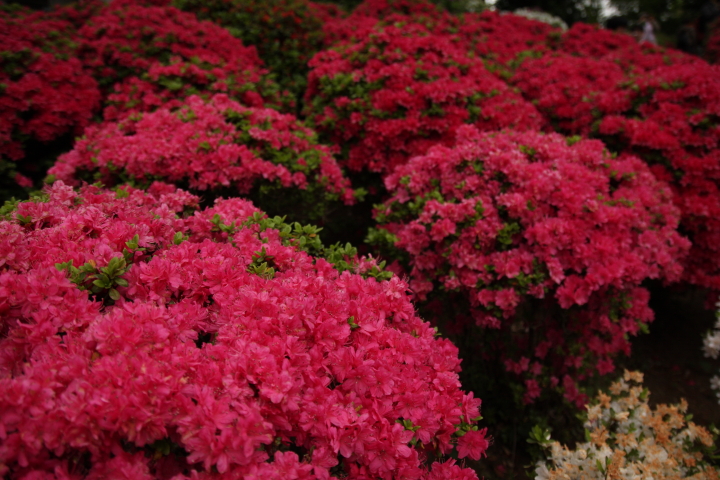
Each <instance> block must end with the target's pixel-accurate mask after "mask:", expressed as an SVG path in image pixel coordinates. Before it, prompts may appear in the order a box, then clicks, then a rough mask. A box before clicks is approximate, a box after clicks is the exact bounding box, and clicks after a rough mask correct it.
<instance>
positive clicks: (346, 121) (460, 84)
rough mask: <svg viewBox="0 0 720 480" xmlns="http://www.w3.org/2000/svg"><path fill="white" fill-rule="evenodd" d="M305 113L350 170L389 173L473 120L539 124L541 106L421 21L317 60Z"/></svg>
mask: <svg viewBox="0 0 720 480" xmlns="http://www.w3.org/2000/svg"><path fill="white" fill-rule="evenodd" d="M310 66H311V67H312V70H311V72H310V76H309V85H308V92H307V94H306V97H305V100H306V113H307V116H308V118H309V120H310V121H311V122H312V124H313V125H314V126H315V128H316V129H317V131H318V133H319V134H320V137H321V139H322V140H324V141H325V142H328V143H332V144H336V145H338V146H340V147H341V148H342V149H343V152H342V156H341V160H342V161H343V162H344V163H345V165H347V167H348V168H349V169H351V170H355V171H358V170H363V169H366V170H370V171H373V172H380V173H382V174H388V173H390V172H391V171H392V170H393V168H395V167H396V166H397V165H402V164H404V163H405V162H407V160H408V159H409V158H410V157H412V156H414V155H421V154H423V153H425V151H426V150H427V149H428V148H429V147H430V146H432V145H435V144H437V143H449V142H450V141H451V140H452V137H453V135H454V132H455V130H456V129H457V128H458V127H459V126H461V125H463V124H465V123H472V124H475V125H476V126H478V128H481V129H483V130H498V129H502V128H517V129H521V130H525V129H535V128H539V127H540V126H541V125H542V123H541V119H540V115H539V113H538V112H537V110H536V109H535V108H534V107H533V106H532V105H530V104H529V103H527V102H526V101H524V100H523V99H522V98H521V97H520V96H519V95H517V94H516V93H515V92H514V91H512V90H511V89H510V88H509V87H508V86H507V85H506V84H505V83H503V82H501V81H500V80H498V79H497V78H496V77H495V76H493V75H492V74H491V73H489V72H488V71H487V70H485V68H484V67H483V65H482V63H481V62H479V61H478V60H477V59H473V58H471V57H470V56H469V55H468V54H467V52H465V51H463V50H461V49H459V48H458V47H457V46H456V45H455V44H454V43H453V42H452V40H451V39H450V38H449V37H448V36H445V35H436V34H432V33H430V32H429V31H428V30H427V29H426V28H425V27H424V26H422V25H420V24H413V23H407V24H393V25H383V24H378V25H377V26H376V27H375V28H374V29H373V31H372V32H371V33H369V34H368V35H366V36H365V37H364V38H362V39H361V40H358V41H351V42H347V43H342V44H339V45H337V46H336V47H334V48H333V49H330V50H326V51H323V52H321V53H319V54H318V55H317V56H316V57H315V58H313V60H312V61H311V63H310Z"/></svg>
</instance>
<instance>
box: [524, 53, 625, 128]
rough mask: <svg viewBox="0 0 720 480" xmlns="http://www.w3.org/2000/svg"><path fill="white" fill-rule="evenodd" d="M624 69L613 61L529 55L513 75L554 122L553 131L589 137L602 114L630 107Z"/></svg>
mask: <svg viewBox="0 0 720 480" xmlns="http://www.w3.org/2000/svg"><path fill="white" fill-rule="evenodd" d="M626 80H627V77H626V75H625V72H623V70H622V69H621V68H620V67H619V66H618V65H617V64H616V63H614V62H611V61H608V60H600V59H594V58H589V57H576V56H572V55H568V54H563V53H554V54H548V55H544V56H542V57H541V58H529V59H527V60H525V61H524V62H522V63H521V64H520V66H519V67H518V68H517V70H516V71H515V72H514V75H513V77H512V83H513V85H515V86H517V87H518V88H519V89H520V91H521V92H522V93H523V96H524V97H525V98H526V99H528V100H531V101H532V102H533V103H534V104H535V106H536V107H537V108H538V110H540V112H542V113H543V114H544V115H545V117H546V119H547V120H548V121H549V122H551V124H552V126H553V130H555V131H557V132H561V133H565V134H568V135H577V134H580V135H583V136H588V135H590V134H591V133H592V132H593V128H597V122H599V118H600V117H602V116H603V115H609V114H618V113H622V112H624V111H626V110H629V109H630V108H631V99H632V98H633V97H634V95H632V92H631V91H629V90H627V89H623V88H622V86H623V83H624V82H625V81H626Z"/></svg>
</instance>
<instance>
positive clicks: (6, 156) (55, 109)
mask: <svg viewBox="0 0 720 480" xmlns="http://www.w3.org/2000/svg"><path fill="white" fill-rule="evenodd" d="M25 13H27V12H25ZM73 32H74V29H73V27H72V25H71V24H69V23H67V22H64V21H61V20H49V19H46V18H44V17H43V16H39V15H32V14H29V13H27V14H18V15H10V14H7V13H3V12H0V175H2V176H3V177H5V178H4V179H3V181H2V183H3V184H5V183H7V182H8V181H9V184H8V185H7V188H10V189H12V187H13V184H14V183H15V182H17V184H19V185H20V186H22V187H29V186H32V183H33V182H32V180H31V179H30V178H28V177H27V176H26V175H30V176H33V177H37V176H38V173H39V176H40V177H42V174H43V172H35V171H34V170H37V169H39V168H42V165H37V164H36V162H29V163H27V164H24V163H23V162H19V161H20V160H22V159H23V158H24V157H25V154H26V148H27V146H28V144H29V143H30V142H42V143H48V142H51V141H54V140H57V139H58V138H60V137H62V136H63V135H66V134H80V133H81V132H82V131H83V129H84V128H85V127H86V126H87V125H88V124H89V123H90V121H91V119H92V116H93V113H94V112H95V111H96V110H97V108H98V107H99V103H100V92H99V91H98V87H97V84H96V83H95V80H93V78H92V77H91V76H90V75H88V74H87V72H85V71H84V70H83V66H82V64H81V62H80V61H79V60H78V59H77V58H75V52H76V43H75V41H74V38H73ZM45 168H47V167H45ZM5 188H6V185H3V186H2V187H0V189H1V190H5ZM3 193H4V192H3ZM3 196H4V195H3Z"/></svg>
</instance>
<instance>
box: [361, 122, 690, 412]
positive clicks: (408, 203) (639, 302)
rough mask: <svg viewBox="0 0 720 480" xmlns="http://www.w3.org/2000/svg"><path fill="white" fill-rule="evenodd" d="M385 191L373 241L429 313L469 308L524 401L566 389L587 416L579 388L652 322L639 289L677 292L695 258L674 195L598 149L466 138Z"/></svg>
mask: <svg viewBox="0 0 720 480" xmlns="http://www.w3.org/2000/svg"><path fill="white" fill-rule="evenodd" d="M575 142H576V143H575ZM385 184H386V187H387V189H388V191H389V192H390V193H391V194H392V197H391V198H389V199H388V200H387V201H386V202H385V203H384V204H383V205H382V206H379V207H378V209H377V210H376V212H375V218H376V220H377V221H378V222H379V224H380V230H376V231H375V232H373V233H372V235H371V238H373V240H374V241H375V242H378V243H380V244H381V245H382V244H383V242H385V243H387V244H389V245H390V247H391V249H394V250H395V251H398V252H399V253H398V254H397V255H398V256H400V257H401V258H402V256H404V257H405V258H406V259H407V263H406V265H405V266H406V268H407V269H408V271H409V276H410V282H409V283H410V286H411V288H412V289H413V291H414V292H415V295H416V296H417V298H418V299H419V300H423V299H425V298H426V297H427V296H428V294H430V293H431V292H433V291H436V292H443V291H445V292H450V293H452V292H459V293H461V294H462V295H463V296H464V297H465V298H467V299H468V301H469V302H470V306H471V313H472V316H473V317H474V319H475V321H476V323H477V324H478V325H480V326H482V327H489V328H490V330H493V329H496V330H497V331H496V332H491V331H489V332H488V333H487V334H486V335H484V337H485V339H486V340H487V339H490V338H493V339H494V340H493V341H486V342H483V343H482V345H483V350H484V349H485V348H488V349H493V348H495V349H497V350H493V353H492V354H490V355H496V356H499V357H500V358H502V359H504V360H505V365H506V368H507V370H508V371H511V372H513V373H515V374H519V375H521V378H522V379H523V381H524V382H525V387H526V393H525V401H526V402H530V401H532V400H533V399H534V398H536V397H538V396H539V395H540V392H541V390H542V389H543V388H546V387H556V386H557V385H558V383H559V382H560V381H562V382H563V388H565V390H566V397H567V398H568V399H569V400H571V401H575V402H576V403H579V404H580V405H582V403H581V402H582V401H584V398H583V396H582V395H581V394H580V393H579V392H576V391H575V387H574V382H575V381H577V380H582V379H583V378H586V377H587V376H589V375H593V374H595V373H599V374H606V373H609V372H611V371H613V368H614V367H613V357H614V356H615V355H616V354H617V353H620V352H624V353H626V354H627V353H629V348H630V344H629V341H628V335H633V334H636V333H637V332H638V331H640V330H644V329H645V326H646V324H647V323H648V322H650V321H651V320H652V318H653V313H652V311H651V310H650V309H649V307H648V305H647V301H648V296H649V295H648V292H647V291H646V290H644V289H642V288H640V284H641V282H642V281H643V280H645V279H647V278H661V279H665V280H666V281H677V280H678V279H679V278H680V275H681V273H682V269H681V267H680V265H679V263H678V261H679V260H680V259H682V258H683V257H684V256H685V254H686V253H687V250H688V247H689V243H688V241H687V240H686V239H684V238H683V237H681V236H680V235H679V234H678V233H677V231H676V228H677V225H678V220H679V212H678V210H677V209H676V208H675V207H674V206H673V204H672V201H671V193H670V190H669V188H668V187H667V186H666V185H665V184H663V183H659V182H658V181H657V180H656V179H655V178H654V176H653V175H652V174H651V172H650V170H649V169H648V168H647V166H646V165H645V164H644V163H643V162H641V161H640V160H639V159H637V158H634V157H619V158H613V157H612V156H610V155H609V154H608V153H607V151H605V149H604V147H603V145H602V143H601V142H598V141H593V140H579V139H577V138H574V139H565V138H564V137H562V136H560V135H557V134H548V135H543V134H540V133H536V132H526V133H517V132H516V133H480V132H478V131H477V129H475V128H473V127H470V126H465V127H462V128H460V129H459V130H458V139H457V142H456V145H455V146H454V147H453V148H449V147H444V146H437V147H434V148H432V149H430V150H429V151H428V153H427V154H426V155H425V156H418V157H415V158H413V159H411V160H410V162H409V163H407V164H406V165H404V166H401V167H398V168H397V169H396V170H395V171H394V172H393V173H392V174H391V175H390V176H389V177H387V178H386V181H385ZM391 251H392V250H391ZM439 294H440V293H435V294H434V295H439ZM534 299H540V300H534ZM496 337H497V338H496ZM478 341H482V337H479V338H478Z"/></svg>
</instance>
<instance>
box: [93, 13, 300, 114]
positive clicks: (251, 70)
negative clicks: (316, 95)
mask: <svg viewBox="0 0 720 480" xmlns="http://www.w3.org/2000/svg"><path fill="white" fill-rule="evenodd" d="M79 34H80V36H81V38H82V45H81V50H80V53H81V58H82V60H83V62H84V63H85V64H86V65H87V66H88V68H90V69H92V71H93V73H94V75H95V77H96V78H97V79H98V81H99V82H100V84H101V86H102V87H103V88H104V90H105V92H106V93H107V94H108V95H109V97H108V99H107V102H108V104H109V106H108V108H107V109H106V111H105V118H106V119H108V120H114V119H117V118H120V117H122V116H123V115H124V114H126V113H132V112H136V111H141V112H142V111H151V110H153V109H155V108H157V107H159V106H160V105H162V104H164V103H166V102H168V101H170V100H176V101H177V104H181V103H182V100H183V99H184V98H186V97H188V96H190V95H193V94H199V95H204V96H207V95H211V94H213V93H226V94H228V95H231V96H233V97H234V98H237V99H238V100H239V101H241V102H242V103H243V104H245V105H247V106H253V107H262V106H266V105H268V106H280V105H281V104H283V102H285V104H288V105H290V104H292V99H289V98H287V97H283V96H281V94H280V91H279V88H278V86H277V84H276V83H275V82H274V81H272V80H271V79H270V78H269V77H268V71H267V70H266V69H265V68H264V66H263V63H262V61H261V60H260V58H259V57H258V55H257V52H256V50H255V48H254V47H251V46H250V47H247V46H244V45H243V44H242V42H240V40H238V39H236V38H234V37H233V36H232V35H230V33H229V32H228V31H227V30H225V29H223V28H222V27H220V26H218V25H216V24H214V23H211V22H200V21H198V20H197V19H196V18H195V16H194V15H192V14H191V13H186V12H181V11H179V10H177V9H175V8H173V7H160V6H147V7H146V6H141V5H133V4H129V5H122V4H120V5H119V6H114V4H111V5H110V6H109V7H108V8H106V9H105V10H103V11H102V12H101V13H100V14H99V15H96V16H94V17H92V18H91V19H90V20H89V21H88V22H87V23H86V24H85V26H83V27H82V28H81V29H80V30H79Z"/></svg>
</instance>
